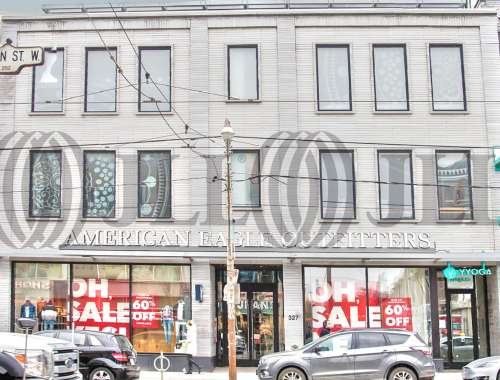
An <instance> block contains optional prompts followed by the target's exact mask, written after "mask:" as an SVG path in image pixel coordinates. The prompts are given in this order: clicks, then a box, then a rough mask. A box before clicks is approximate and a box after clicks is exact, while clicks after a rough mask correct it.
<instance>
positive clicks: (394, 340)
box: [385, 333, 410, 345]
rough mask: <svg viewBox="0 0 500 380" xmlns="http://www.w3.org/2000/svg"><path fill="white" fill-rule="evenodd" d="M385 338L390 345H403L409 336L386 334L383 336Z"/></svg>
mask: <svg viewBox="0 0 500 380" xmlns="http://www.w3.org/2000/svg"><path fill="white" fill-rule="evenodd" d="M385 336H386V337H387V339H388V340H389V343H390V344H391V345H396V344H403V343H405V342H406V341H407V340H408V338H409V337H410V336H409V335H406V334H394V333H387V334H385Z"/></svg>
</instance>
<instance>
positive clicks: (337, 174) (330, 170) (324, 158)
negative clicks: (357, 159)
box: [320, 150, 356, 219]
mask: <svg viewBox="0 0 500 380" xmlns="http://www.w3.org/2000/svg"><path fill="white" fill-rule="evenodd" d="M353 155H354V152H353V151H327V150H325V151H320V171H321V216H322V218H324V219H354V218H356V195H355V180H354V158H353Z"/></svg>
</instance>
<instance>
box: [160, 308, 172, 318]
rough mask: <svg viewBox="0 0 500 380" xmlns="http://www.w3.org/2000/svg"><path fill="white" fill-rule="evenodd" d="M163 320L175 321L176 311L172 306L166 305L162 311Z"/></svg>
mask: <svg viewBox="0 0 500 380" xmlns="http://www.w3.org/2000/svg"><path fill="white" fill-rule="evenodd" d="M161 318H162V319H173V318H174V309H173V308H172V306H170V305H165V306H164V307H163V309H161Z"/></svg>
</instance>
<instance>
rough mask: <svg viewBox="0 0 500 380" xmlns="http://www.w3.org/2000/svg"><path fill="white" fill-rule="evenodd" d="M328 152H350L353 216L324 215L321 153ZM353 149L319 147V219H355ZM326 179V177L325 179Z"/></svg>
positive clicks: (355, 200)
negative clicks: (335, 216)
mask: <svg viewBox="0 0 500 380" xmlns="http://www.w3.org/2000/svg"><path fill="white" fill-rule="evenodd" d="M328 153H350V154H351V164H352V181H348V182H352V209H353V217H352V218H331V217H325V215H324V211H323V203H324V202H323V179H324V178H323V161H322V156H323V154H328ZM354 160H355V157H354V149H320V150H319V191H320V209H321V219H322V220H356V219H357V199H356V170H355V163H354ZM326 180H328V179H326Z"/></svg>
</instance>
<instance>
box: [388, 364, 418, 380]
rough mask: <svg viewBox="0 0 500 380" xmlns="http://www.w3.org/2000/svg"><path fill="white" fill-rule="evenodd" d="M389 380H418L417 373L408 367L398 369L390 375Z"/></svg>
mask: <svg viewBox="0 0 500 380" xmlns="http://www.w3.org/2000/svg"><path fill="white" fill-rule="evenodd" d="M388 380H418V378H417V374H416V373H415V371H413V370H411V369H410V368H408V367H396V368H394V369H393V370H392V371H391V373H390V374H389V379H388Z"/></svg>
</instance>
